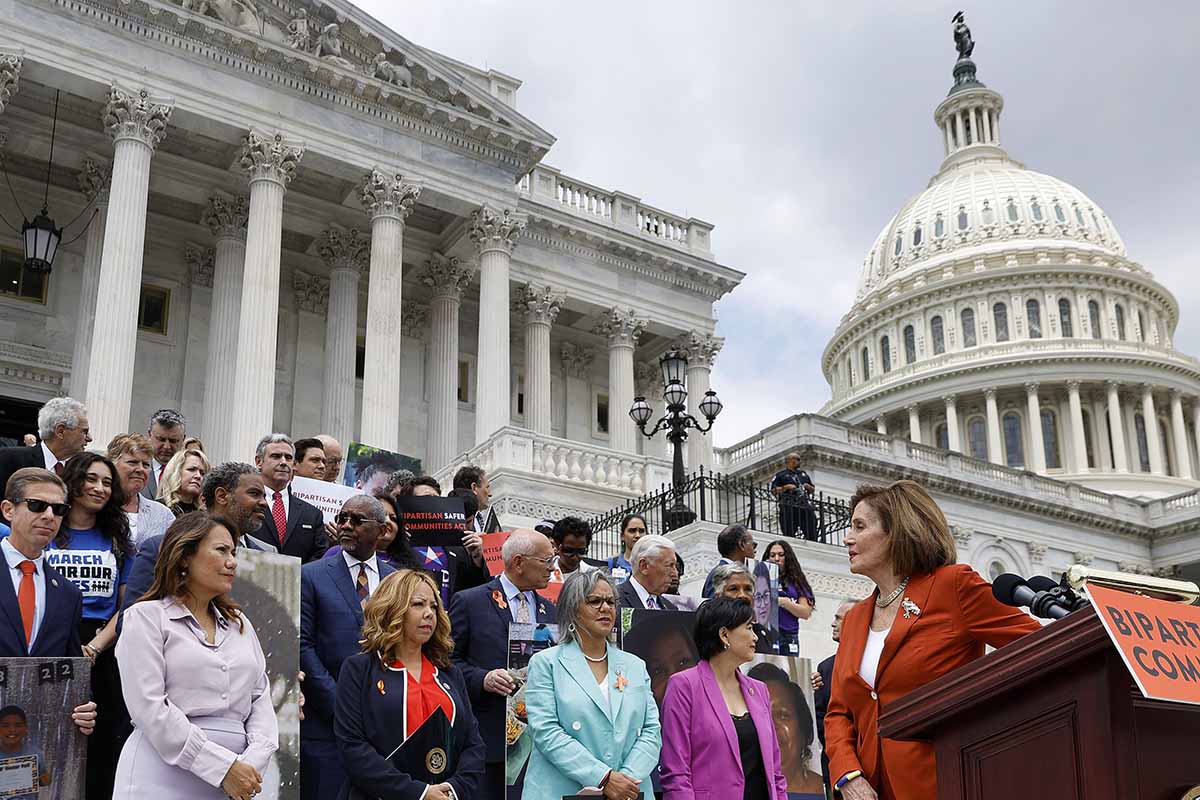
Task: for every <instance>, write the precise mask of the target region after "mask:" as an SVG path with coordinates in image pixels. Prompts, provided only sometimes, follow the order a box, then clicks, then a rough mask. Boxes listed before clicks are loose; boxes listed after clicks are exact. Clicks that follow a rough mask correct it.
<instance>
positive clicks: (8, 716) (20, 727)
mask: <svg viewBox="0 0 1200 800" xmlns="http://www.w3.org/2000/svg"><path fill="white" fill-rule="evenodd" d="M50 782H51V777H50V770H49V768H48V767H47V766H46V759H45V757H44V756H43V755H42V749H41V747H40V746H39V745H38V743H37V742H36V741H35V740H32V739H31V738H30V735H29V720H28V719H27V718H26V716H25V709H23V708H21V707H20V706H4V707H3V708H0V797H3V798H13V799H14V800H21V799H22V798H30V799H31V800H33V798H36V797H37V794H38V787H40V786H49V785H50Z"/></svg>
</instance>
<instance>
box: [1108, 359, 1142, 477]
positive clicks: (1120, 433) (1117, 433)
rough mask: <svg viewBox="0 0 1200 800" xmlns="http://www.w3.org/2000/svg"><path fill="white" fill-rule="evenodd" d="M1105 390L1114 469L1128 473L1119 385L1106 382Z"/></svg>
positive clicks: (1114, 382) (1115, 382)
mask: <svg viewBox="0 0 1200 800" xmlns="http://www.w3.org/2000/svg"><path fill="white" fill-rule="evenodd" d="M1105 388H1106V389H1107V390H1108V429H1109V431H1110V433H1111V434H1112V435H1111V437H1110V438H1111V439H1112V449H1113V464H1114V469H1115V470H1116V471H1117V472H1128V471H1129V470H1130V467H1129V458H1128V457H1127V455H1126V450H1125V424H1124V416H1123V415H1122V414H1121V384H1120V383H1118V382H1117V381H1108V382H1107V383H1106V384H1105ZM1135 471H1136V470H1135Z"/></svg>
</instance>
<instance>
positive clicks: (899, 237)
mask: <svg viewBox="0 0 1200 800" xmlns="http://www.w3.org/2000/svg"><path fill="white" fill-rule="evenodd" d="M892 252H893V253H895V255H896V258H899V257H900V254H901V253H903V252H904V234H903V233H901V232H900V231H896V247H895V249H894V250H893V251H892Z"/></svg>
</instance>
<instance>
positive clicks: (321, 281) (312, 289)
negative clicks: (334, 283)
mask: <svg viewBox="0 0 1200 800" xmlns="http://www.w3.org/2000/svg"><path fill="white" fill-rule="evenodd" d="M292 295H293V296H294V297H295V298H296V308H298V309H300V310H301V311H307V312H309V313H310V314H316V315H317V316H319V317H323V316H325V315H326V313H328V311H329V279H328V278H322V277H321V276H320V275H309V274H308V273H307V272H302V271H301V270H296V271H294V272H293V273H292Z"/></svg>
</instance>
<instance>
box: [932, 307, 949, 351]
mask: <svg viewBox="0 0 1200 800" xmlns="http://www.w3.org/2000/svg"><path fill="white" fill-rule="evenodd" d="M929 335H930V336H931V337H932V338H933V354H934V355H935V356H940V355H941V354H942V353H944V352H946V332H945V331H944V330H943V329H942V318H941V317H940V316H939V317H934V318H933V319H931V320H929Z"/></svg>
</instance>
